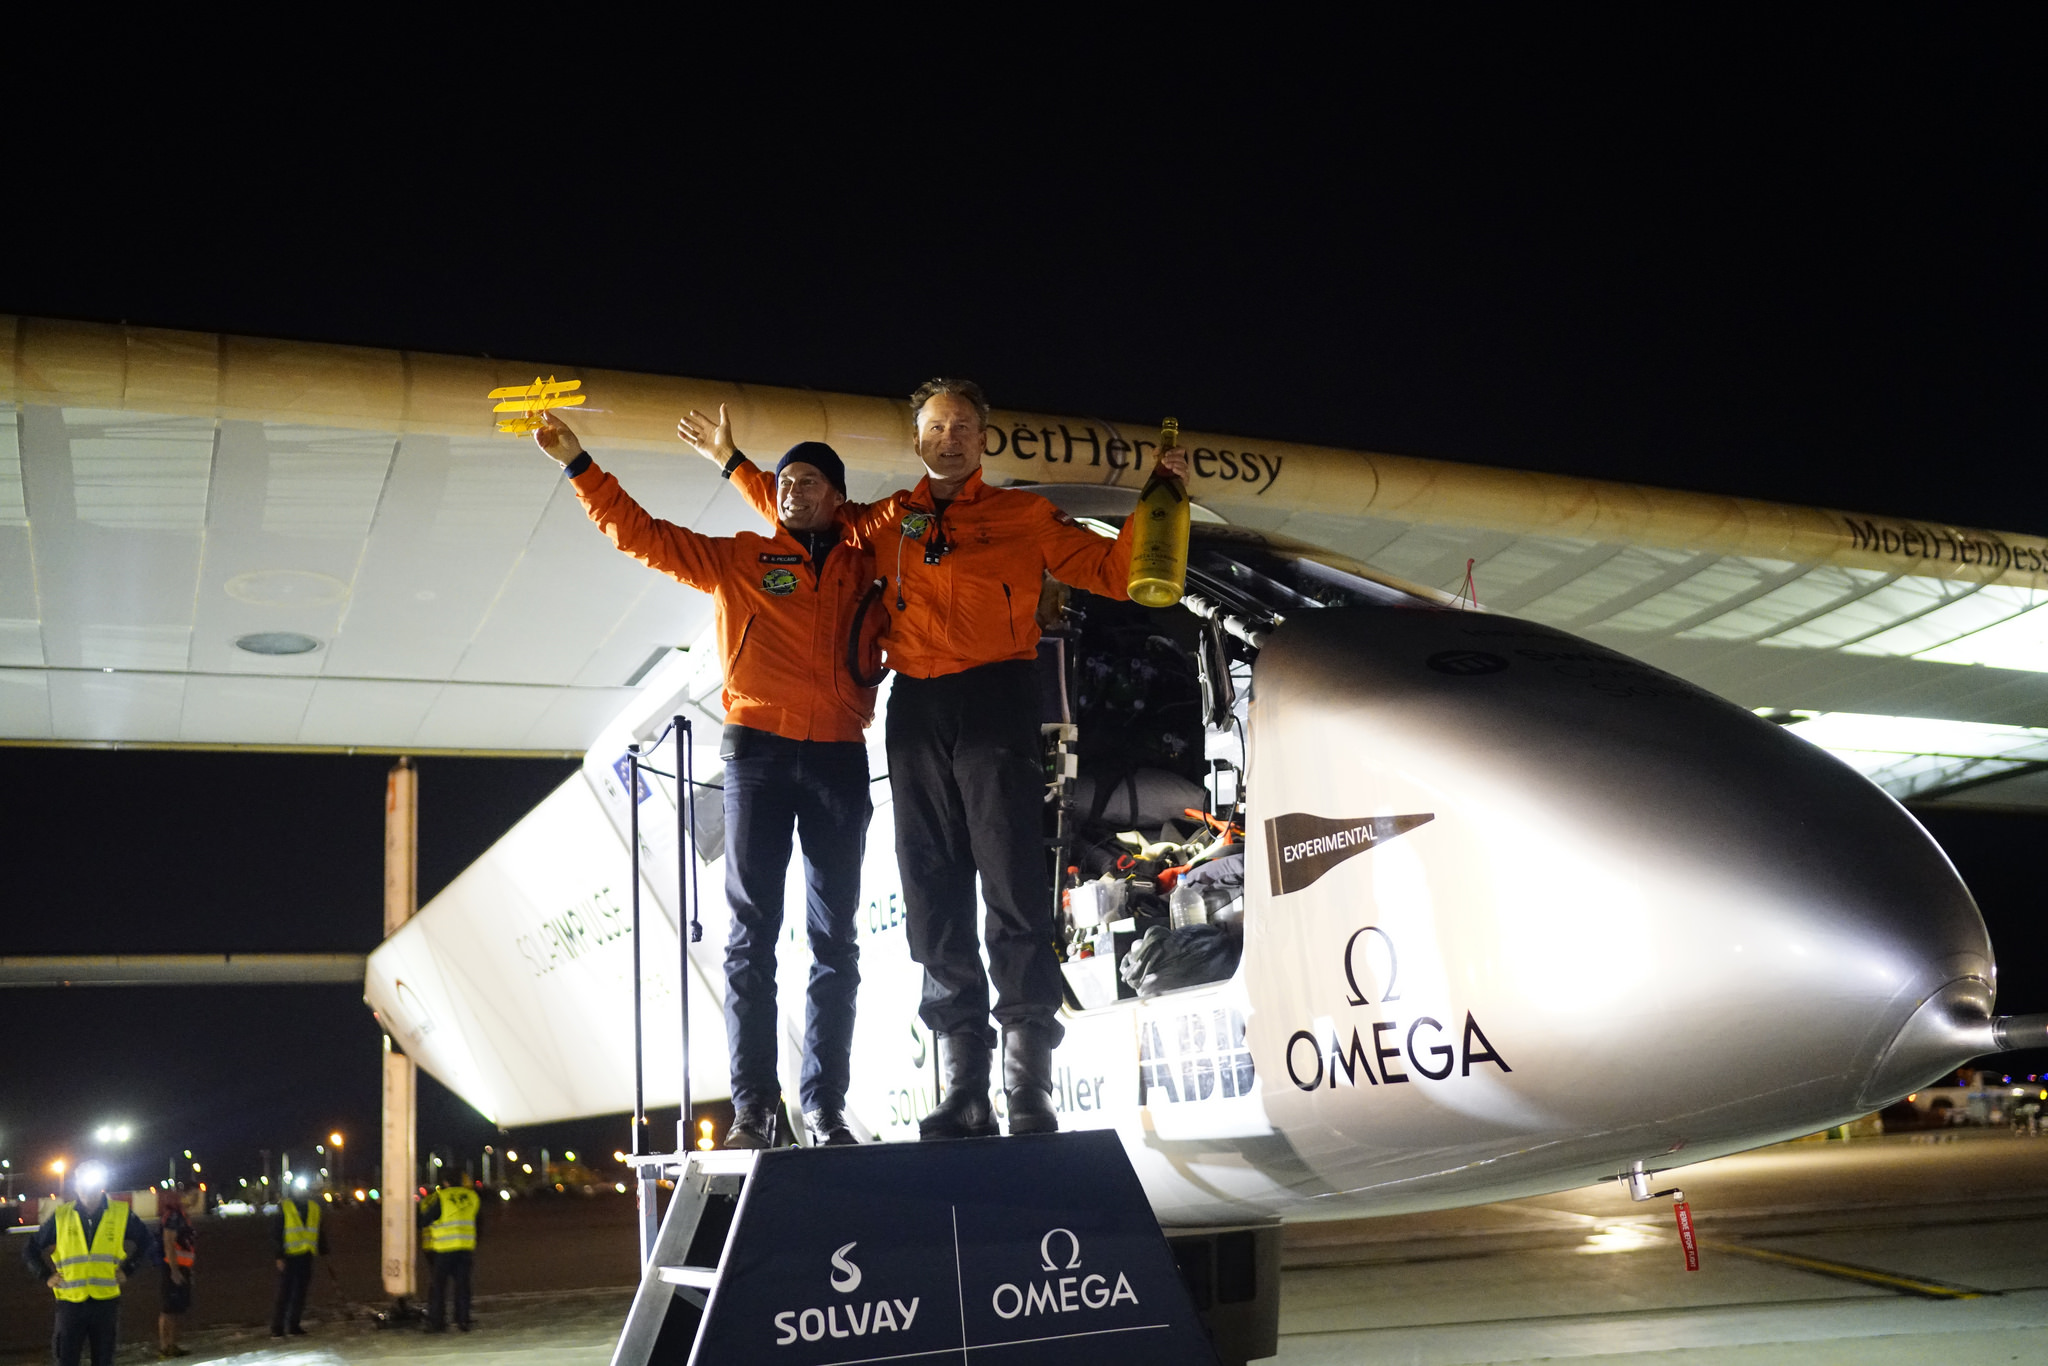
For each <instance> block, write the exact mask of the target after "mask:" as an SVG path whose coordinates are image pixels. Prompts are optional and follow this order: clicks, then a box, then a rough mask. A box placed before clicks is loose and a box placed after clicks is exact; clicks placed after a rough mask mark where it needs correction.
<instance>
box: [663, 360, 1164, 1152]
mask: <svg viewBox="0 0 2048 1366" xmlns="http://www.w3.org/2000/svg"><path fill="white" fill-rule="evenodd" d="M910 405H911V412H912V414H913V416H914V419H915V422H916V442H917V455H918V459H919V460H920V461H922V462H923V464H924V467H925V470H926V477H925V478H924V479H922V480H920V481H919V483H918V485H917V487H916V488H914V489H912V490H910V491H908V492H899V493H896V494H894V495H892V496H890V497H889V498H887V499H884V500H883V501H882V502H879V503H874V504H862V503H848V504H847V505H846V506H845V508H844V509H842V512H841V515H842V518H843V519H844V521H845V523H846V525H847V528H848V530H849V532H850V533H851V534H852V536H853V537H854V539H855V540H857V541H859V542H860V543H861V544H863V545H866V546H867V547H869V548H870V550H871V551H872V553H873V554H874V557H875V563H876V568H877V569H878V570H879V572H880V573H881V574H883V575H884V576H886V577H887V579H888V583H887V585H886V587H885V591H884V592H883V594H882V597H883V601H884V602H885V604H886V605H887V607H888V609H889V621H888V625H887V626H886V628H885V633H884V635H883V638H882V648H883V651H884V656H885V658H886V660H887V662H888V665H889V667H890V668H891V669H893V670H894V671H895V673H896V681H895V683H894V684H892V685H891V691H890V694H889V721H888V737H887V739H888V747H889V784H890V789H891V791H892V793H893V794H894V797H895V804H896V862H897V867H898V869H899V871H900V872H901V873H902V876H903V900H904V910H905V930H906V933H907V934H908V936H909V940H910V955H911V957H912V958H913V959H914V960H916V961H917V962H918V963H920V964H922V965H923V967H924V1001H923V1004H922V1005H921V1006H920V1007H919V1010H918V1014H919V1016H920V1018H922V1019H923V1021H924V1023H925V1024H926V1026H928V1027H929V1028H930V1029H931V1030H932V1032H933V1033H934V1034H935V1035H936V1036H937V1038H938V1055H939V1070H940V1075H941V1077H942V1078H943V1080H944V1083H945V1087H946V1091H945V1095H944V1097H943V1098H942V1099H941V1101H940V1103H939V1106H938V1108H937V1109H936V1110H934V1111H932V1112H931V1113H930V1114H928V1115H926V1116H925V1117H924V1118H923V1120H922V1121H920V1123H919V1125H918V1132H919V1134H920V1136H921V1137H924V1138H975V1137H983V1136H986V1135H989V1134H993V1133H995V1132H996V1123H995V1114H994V1112H993V1110H992V1109H991V1107H990V1105H989V1071H990V1050H991V1049H992V1048H993V1047H994V1045H995V1042H996V1033H995V1031H994V1030H993V1029H991V1028H990V1027H989V1015H990V1002H989V983H990V979H991V978H993V979H994V983H995V1003H994V1015H995V1020H996V1022H997V1023H998V1024H999V1025H1001V1026H1002V1047H1003V1090H1004V1093H1005V1096H1006V1098H1007V1100H1008V1103H1009V1118H1010V1132H1011V1133H1013V1134H1024V1133H1046V1132H1050V1131H1052V1130H1054V1129H1057V1128H1059V1117H1058V1115H1057V1114H1056V1113H1055V1112H1054V1110H1053V1104H1052V1050H1053V1049H1054V1048H1055V1047H1057V1046H1058V1044H1059V1041H1060V1038H1061V1036H1062V1035H1063V1034H1064V1033H1065V1030H1064V1029H1063V1027H1062V1026H1061V1025H1060V1023H1059V1019H1058V1011H1059V1007H1060V1000H1061V990H1060V968H1059V959H1058V957H1057V955H1056V954H1055V953H1054V952H1053V946H1052V945H1053V928H1052V904H1051V903H1052V893H1051V884H1050V880H1049V875H1050V870H1049V869H1048V867H1047V864H1046V857H1045V850H1044V847H1043V844H1042V842H1041V839H1042V829H1041V827H1042V825H1043V820H1044V816H1043V809H1044V792H1045V773H1044V766H1043V763H1042V761H1041V758H1040V752H1039V747H1040V738H1039V734H1040V733H1039V720H1040V717H1039V701H1038V689H1037V684H1036V680H1035V675H1034V672H1033V670H1034V661H1035V660H1036V659H1037V656H1038V637H1039V629H1038V622H1037V619H1036V617H1037V609H1038V599H1039V588H1040V586H1041V584H1042V583H1043V580H1044V577H1045V575H1046V574H1048V573H1050V574H1051V575H1052V577H1054V578H1055V579H1058V580H1059V581H1060V582H1062V583H1066V584H1069V585H1071V586H1073V587H1076V588H1084V589H1087V590H1088V591H1089V592H1091V593H1099V594H1101V595H1102V596H1104V597H1109V598H1116V599H1125V598H1128V597H1129V596H1130V594H1129V591H1128V586H1127V584H1128V579H1129V575H1130V559H1131V540H1132V536H1133V534H1134V532H1135V529H1136V521H1135V519H1133V520H1130V521H1127V522H1126V523H1125V526H1124V529H1123V533H1122V534H1121V535H1120V536H1118V537H1117V539H1116V540H1114V541H1110V540H1107V539H1105V538H1103V537H1101V536H1098V535H1096V534H1095V533H1094V532H1092V531H1088V530H1086V529H1085V528H1082V527H1079V526H1076V525H1074V523H1073V522H1071V521H1069V520H1068V519H1067V518H1065V517H1064V516H1062V515H1061V514H1060V512H1059V510H1058V509H1057V508H1055V507H1054V506H1053V505H1052V504H1051V503H1050V502H1048V501H1047V500H1046V499H1044V498H1041V497H1039V496H1038V495H1037V494H1033V493H1026V492H1023V491H1022V490H1014V489H998V488H991V487H989V486H988V485H986V484H984V483H983V482H982V477H981V461H982V456H983V454H984V446H983V439H984V438H983V432H984V429H985V428H986V426H987V423H988V400H987V399H986V398H984V397H983V396H982V392H981V389H980V387H979V386H977V385H975V384H974V383H972V382H970V381H967V380H953V379H935V380H933V381H931V382H930V383H928V384H926V385H924V386H922V387H921V388H919V389H918V391H917V392H916V393H914V394H912V395H911V398H910ZM677 431H678V434H679V435H680V436H682V438H683V439H684V440H685V441H687V442H689V443H690V444H692V445H694V446H696V448H697V449H698V450H699V451H700V452H702V453H703V454H704V455H705V456H707V457H708V458H710V459H712V460H714V461H716V462H718V464H719V466H720V468H721V469H723V470H724V471H725V472H726V474H727V477H728V478H731V479H732V480H733V482H734V484H735V486H736V487H737V488H738V489H739V491H740V493H741V494H742V495H743V496H744V497H746V499H747V501H748V502H749V503H751V504H752V505H753V506H754V508H755V509H756V510H757V511H760V512H761V513H762V514H763V515H764V516H769V515H772V505H771V504H770V502H769V495H768V484H767V479H766V476H765V475H764V474H762V472H761V471H760V470H758V469H756V468H755V467H754V466H753V465H752V464H751V463H750V462H748V461H747V460H746V459H745V457H743V456H741V455H739V454H738V452H737V451H736V450H735V449H734V448H733V444H732V431H731V427H730V424H729V423H728V422H727V421H726V416H725V410H724V409H723V408H721V409H720V410H719V420H718V421H717V422H716V423H713V422H711V421H710V420H709V419H708V418H706V417H705V416H704V415H703V414H701V413H692V414H691V415H690V417H689V418H688V419H686V420H685V421H684V423H683V424H682V425H681V426H680V427H678V429H677ZM1159 464H1160V465H1161V466H1163V467H1164V468H1165V469H1166V470H1167V472H1168V473H1170V474H1172V475H1173V476H1175V477H1176V478H1178V479H1180V480H1181V481H1182V482H1183V484H1184V483H1185V481H1186V478H1187V456H1186V453H1185V452H1184V451H1181V450H1179V449H1178V448H1176V449H1174V450H1170V451H1166V452H1162V453H1161V455H1160V456H1159ZM977 873H979V875H980V878H981V896H982V899H983V900H984V901H985V902H987V904H988V918H987V929H986V934H987V939H988V967H987V968H986V969H984V968H983V966H982V957H981V947H980V944H979V943H978V941H977V939H976V935H975V923H974V921H975V876H976V874H977Z"/></svg>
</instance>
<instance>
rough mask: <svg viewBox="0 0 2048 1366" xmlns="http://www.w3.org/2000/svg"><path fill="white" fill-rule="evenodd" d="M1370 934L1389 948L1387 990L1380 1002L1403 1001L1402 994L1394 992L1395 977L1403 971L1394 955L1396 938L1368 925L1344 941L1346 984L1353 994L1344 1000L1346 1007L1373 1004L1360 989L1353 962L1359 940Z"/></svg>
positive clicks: (1374, 926)
mask: <svg viewBox="0 0 2048 1366" xmlns="http://www.w3.org/2000/svg"><path fill="white" fill-rule="evenodd" d="M1368 934H1376V935H1378V936H1379V937H1380V942H1381V943H1383V944H1385V945H1386V946H1387V989H1386V991H1385V992H1383V993H1382V994H1381V996H1380V1000H1381V1001H1382V1002H1387V1001H1398V1000H1400V999H1401V993H1399V992H1397V991H1395V990H1394V978H1395V975H1396V974H1397V973H1399V972H1400V970H1401V969H1400V960H1399V959H1398V958H1397V957H1395V955H1394V937H1393V936H1392V935H1390V934H1388V933H1387V932H1386V931H1385V930H1383V929H1381V928H1380V927H1379V926H1377V925H1367V926H1366V927H1365V928H1364V929H1362V930H1358V931H1355V932H1354V933H1353V934H1352V936H1351V937H1350V938H1349V939H1347V940H1345V941H1344V983H1345V985H1346V986H1348V987H1350V988H1351V994H1350V995H1349V996H1347V997H1345V998H1344V1003H1345V1004H1346V1005H1354V1006H1364V1005H1371V1004H1372V1002H1371V1001H1370V1000H1368V999H1366V995H1365V993H1364V992H1362V991H1360V990H1359V989H1358V972H1357V969H1356V967H1355V966H1354V965H1353V963H1352V961H1351V955H1352V953H1353V951H1354V950H1356V949H1357V948H1358V941H1359V939H1360V938H1361V937H1363V936H1365V935H1368Z"/></svg>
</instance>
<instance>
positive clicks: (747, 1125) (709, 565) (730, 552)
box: [534, 414, 875, 1148]
mask: <svg viewBox="0 0 2048 1366" xmlns="http://www.w3.org/2000/svg"><path fill="white" fill-rule="evenodd" d="M534 439H535V440H536V441H537V442H539V444H540V448H541V449H542V450H543V451H545V452H547V454H548V455H550V456H551V457H553V458H554V459H555V460H556V461H557V462H559V463H560V464H561V465H562V467H563V472H564V473H565V474H567V475H568V476H569V479H570V481H571V483H572V484H573V485H574V487H575V489H576V496H577V498H579V499H580V500H582V503H583V508H584V511H586V512H588V513H589V514H590V519H591V521H593V522H595V523H597V525H598V526H599V528H601V529H602V530H603V531H604V533H605V535H607V536H609V537H610V538H611V541H612V544H613V545H616V546H617V547H618V548H619V549H621V550H623V551H625V552H626V553H627V554H628V555H631V556H632V557H633V558H634V559H636V560H638V561H640V562H641V563H642V564H644V565H646V566H648V567H649V568H650V569H658V570H660V571H661V572H662V573H664V574H667V575H669V576H670V577H671V578H674V579H677V580H679V581H681V582H683V583H686V584H688V585H689V586H690V587H692V588H696V589H699V590H701V591H703V592H706V593H709V594H711V595H712V600H713V602H714V603H715V604H716V608H717V613H718V646H719V652H720V655H721V656H722V658H723V660H724V663H725V694H724V702H725V715H726V727H725V733H724V736H723V743H722V746H721V751H722V753H723V755H724V758H725V851H726V854H725V895H726V900H727V902H728V903H729V904H730V905H731V908H732V930H731V933H730V935H729V936H728V938H727V940H726V947H725V1027H726V1032H727V1036H728V1038H729V1041H730V1048H731V1060H732V1102H733V1124H732V1128H731V1130H730V1131H729V1132H728V1133H727V1135H726V1139H725V1146H726V1147H728V1148H766V1147H772V1146H773V1145H774V1143H775V1138H776V1135H775V1115H776V1112H777V1110H778V1109H779V1099H780V1088H779V1086H778V1084H777V1082H776V1076H775V1035H776V1011H775V942H776V938H777V936H778V935H779V934H780V933H781V930H782V888H783V881H784V878H785V877H786V875H787V873H788V871H789V855H790V834H791V830H792V828H794V830H795V831H796V833H797V835H798V836H799V837H800V839H801V840H802V843H803V858H804V882H805V885H806V886H807V888H808V889H809V895H808V897H807V898H806V914H805V927H806V930H807V931H808V934H809V938H810V945H811V978H810V983H809V987H808V997H807V1002H806V1004H807V1011H806V1023H805V1032H804V1062H803V1075H802V1078H801V1099H802V1106H803V1113H804V1123H805V1125H806V1126H807V1127H808V1128H809V1129H810V1132H811V1136H812V1139H813V1141H815V1142H817V1143H821V1144H845V1143H853V1142H855V1141H856V1140H855V1137H854V1134H853V1131H852V1129H851V1128H850V1127H848V1125H847V1122H846V1087H847V1080H848V1075H849V1071H850V1056H851V1053H852V1048H853V1018H854V992H855V989H856V988H857V987H858V986H859V985H860V944H859V941H858V939H857V937H856V929H855V912H856V910H857V908H858V903H859V897H860V865H861V857H862V854H863V853H864V851H865V849H866V846H867V829H868V817H869V816H870V815H871V814H873V810H874V808H873V804H872V803H871V802H870V801H869V798H868V754H867V746H866V744H865V743H864V742H863V740H862V738H861V734H862V732H863V731H864V730H865V729H866V728H867V725H868V722H869V721H871V720H873V719H874V714H875V690H874V688H872V687H864V686H862V685H861V684H860V683H859V682H858V681H857V680H856V679H855V678H853V677H852V676H851V674H850V673H849V663H850V662H851V663H859V664H860V665H861V668H862V669H863V671H864V672H867V673H870V674H872V673H873V672H874V664H873V659H872V646H873V642H872V641H871V640H870V641H868V642H867V645H868V653H869V658H868V659H867V660H866V661H865V662H862V661H861V660H859V659H853V660H851V661H850V660H849V649H848V642H849V639H850V637H851V635H852V633H853V631H854V629H855V626H856V620H855V608H856V607H857V605H858V603H859V600H860V595H861V592H862V590H863V589H864V588H865V587H866V586H867V584H868V582H869V580H870V578H871V577H872V575H873V572H874V571H873V560H872V559H871V558H870V556H869V555H868V554H867V552H866V551H864V550H863V549H861V548H860V547H859V546H857V545H855V544H853V543H852V542H851V541H850V540H848V539H847V537H846V535H845V533H844V530H843V528H842V526H841V524H840V521H839V507H840V504H842V503H843V502H845V501H846V468H845V466H844V464H842V463H841V461H840V459H839V456H838V454H837V453H835V452H834V451H833V449H832V448H831V447H830V446H827V445H825V444H824V443H823V442H820V441H806V442H803V443H802V444H800V445H797V446H794V447H792V448H791V449H790V451H789V453H788V454H787V455H785V456H783V457H782V463H781V464H780V465H778V466H777V467H776V471H775V479H774V481H773V485H772V487H773V492H772V493H770V494H769V495H768V497H769V498H770V500H771V501H770V504H769V506H770V509H771V511H770V513H769V516H770V518H771V520H774V521H775V522H776V529H775V534H774V535H772V536H757V535H754V534H753V533H751V532H742V533H741V534H739V535H737V536H720V537H713V536H703V535H699V534H698V533H697V532H694V531H692V530H690V529H689V528H688V527H682V526H677V525H675V524H674V523H672V522H664V521H661V520H658V519H657V518H654V517H651V516H649V515H648V514H647V512H646V511H645V510H644V509H643V508H642V507H641V506H640V505H639V504H638V503H636V502H634V501H633V500H632V498H630V497H628V496H627V494H626V491H625V490H624V489H622V488H620V487H619V482H618V480H616V479H614V478H612V476H610V475H609V474H606V473H605V472H604V471H603V470H601V469H599V468H598V467H597V466H596V465H595V464H593V463H592V462H591V459H590V456H589V455H588V454H587V453H586V452H585V451H584V450H583V444H582V442H580V441H578V440H577V438H576V434H575V433H574V432H572V431H570V430H569V428H568V427H567V426H566V425H564V424H563V422H562V421H561V420H560V419H559V418H556V417H555V416H554V415H553V414H549V415H548V416H547V417H546V419H545V423H544V425H543V426H542V427H541V428H540V430H538V431H536V432H535V433H534Z"/></svg>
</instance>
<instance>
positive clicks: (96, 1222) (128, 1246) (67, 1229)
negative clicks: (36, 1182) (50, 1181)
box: [21, 1162, 149, 1366]
mask: <svg viewBox="0 0 2048 1366" xmlns="http://www.w3.org/2000/svg"><path fill="white" fill-rule="evenodd" d="M71 1189H72V1193H73V1194H74V1196H75V1197H76V1198H75V1199H74V1200H73V1201H72V1202H70V1203H68V1204H61V1205H59V1206H57V1210H56V1213H54V1214H52V1215H51V1216H50V1217H49V1218H47V1219H45V1220H44V1221H43V1223H42V1227H40V1228H38V1229H37V1230H36V1231H35V1234H34V1235H33V1236H32V1237H30V1239H29V1240H28V1246H27V1247H25V1248H23V1249H22V1250H21V1259H22V1260H23V1261H24V1262H26V1263H27V1264H28V1267H29V1270H30V1271H32V1272H34V1273H35V1276H36V1279H37V1280H40V1281H42V1282H43V1283H44V1284H46V1285H48V1286H49V1287H50V1291H51V1293H52V1294H54V1295H55V1296H56V1297H57V1324H56V1328H55V1330H54V1331H53V1332H52V1333H51V1335H50V1359H51V1360H52V1361H54V1362H55V1363H56V1366H79V1363H80V1361H81V1359H82V1358H83V1356H84V1354H85V1348H86V1344H88V1343H90V1344H91V1345H92V1366H114V1345H115V1342H116V1340H117V1339H118V1337H119V1335H120V1329H121V1282H123V1281H125V1280H127V1279H128V1276H129V1274H130V1273H131V1272H133V1271H134V1270H135V1266H136V1262H137V1261H138V1259H139V1258H141V1256H142V1254H143V1252H144V1250H145V1249H146V1248H147V1247H148V1246H149V1235H148V1230H147V1229H145V1228H144V1227H143V1225H142V1221H141V1220H140V1219H137V1218H135V1217H134V1216H133V1215H132V1214H130V1213H129V1210H128V1202H127V1201H126V1200H110V1199H108V1198H107V1169H106V1168H105V1167H103V1166H101V1165H100V1164H99V1163H97V1162H81V1163H79V1164H78V1170H77V1171H76V1172H74V1173H73V1174H72V1177H71Z"/></svg>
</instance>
